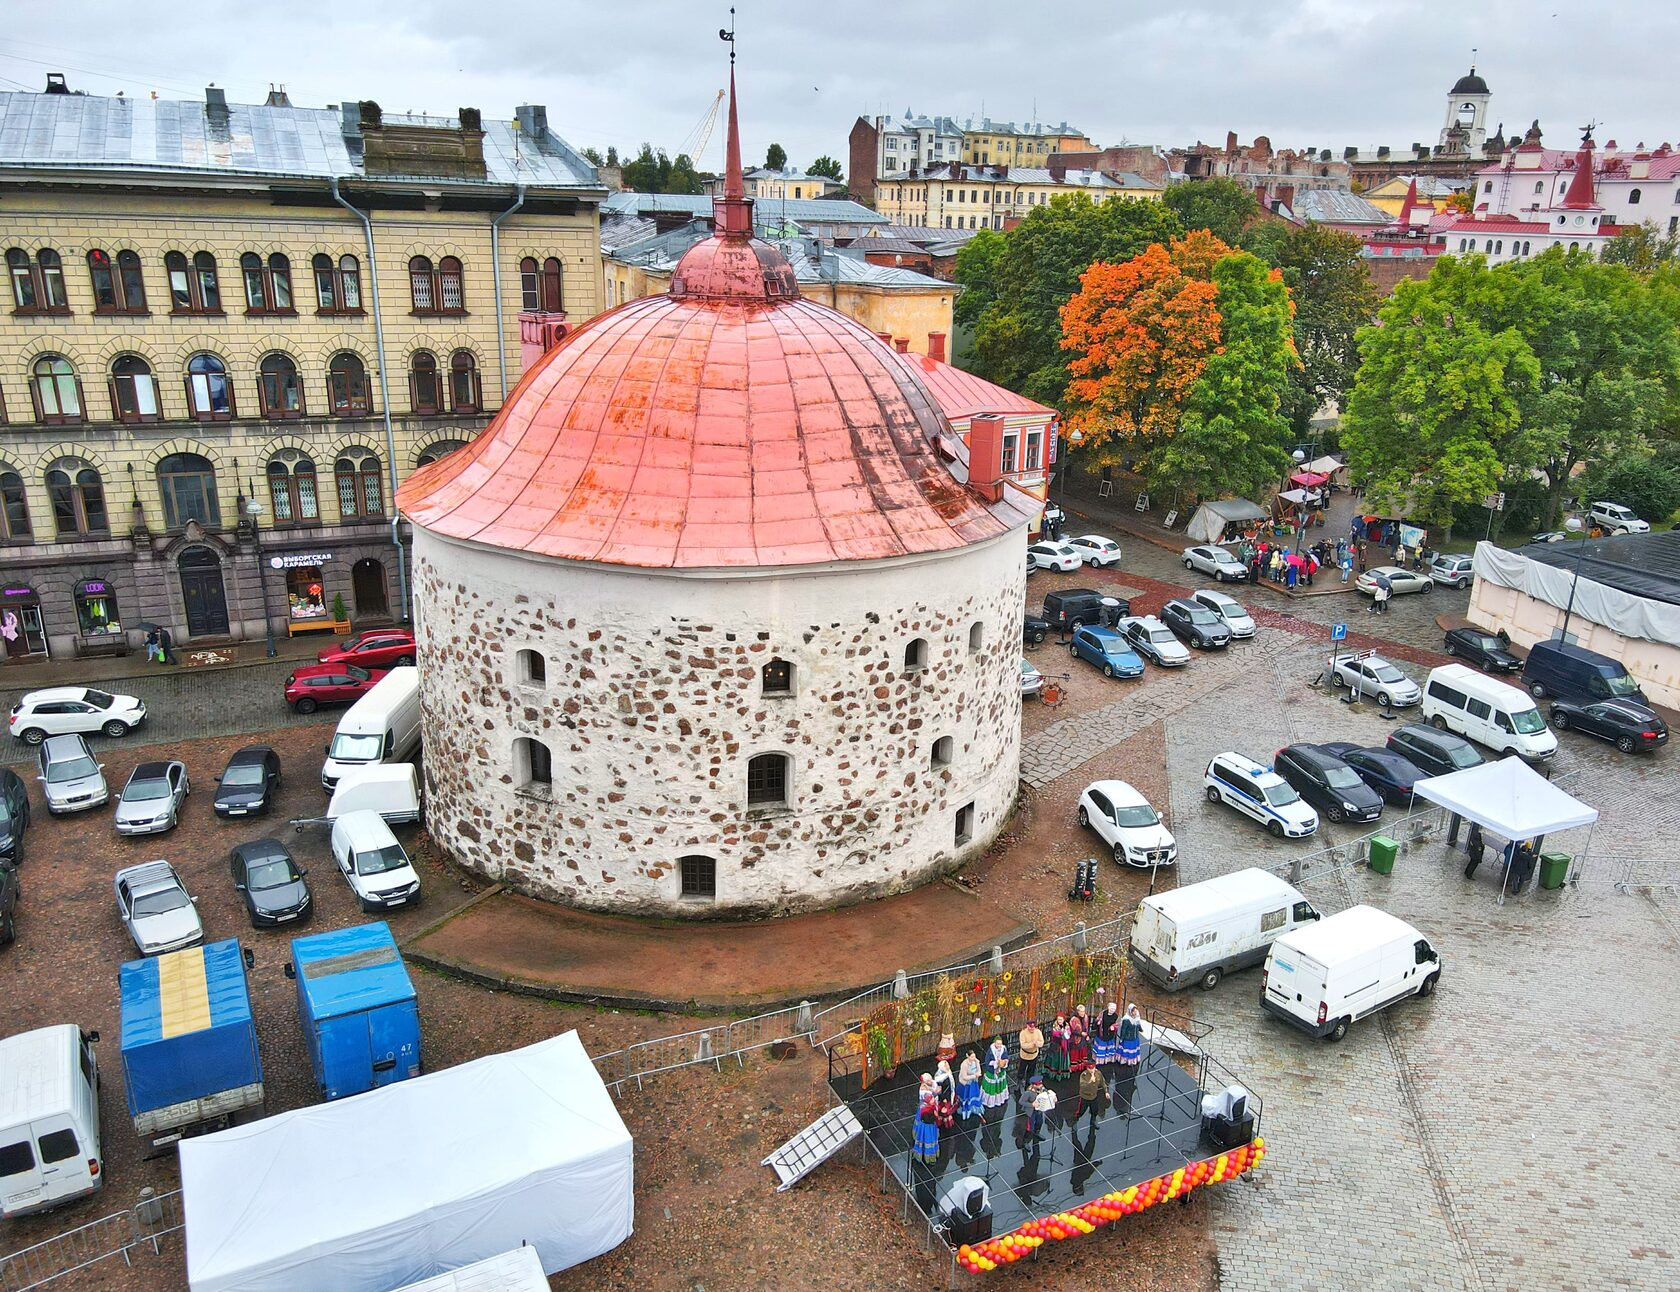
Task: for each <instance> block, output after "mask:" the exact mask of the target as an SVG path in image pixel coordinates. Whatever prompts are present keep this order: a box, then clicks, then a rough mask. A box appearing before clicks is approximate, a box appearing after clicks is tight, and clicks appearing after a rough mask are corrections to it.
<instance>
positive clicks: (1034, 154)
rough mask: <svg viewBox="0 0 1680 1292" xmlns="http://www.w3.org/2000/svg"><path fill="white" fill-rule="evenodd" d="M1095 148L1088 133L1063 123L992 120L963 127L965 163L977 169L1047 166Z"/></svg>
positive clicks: (970, 120)
mask: <svg viewBox="0 0 1680 1292" xmlns="http://www.w3.org/2000/svg"><path fill="white" fill-rule="evenodd" d="M1095 147H1096V145H1095V144H1093V143H1092V142H1091V140H1090V139H1089V138H1087V137H1086V135H1085V133H1084V132H1083V131H1081V130H1076V129H1075V128H1074V127H1072V126H1070V125H1068V123H1067V122H1065V121H1063V122H1060V123H1059V124H1057V125H1054V126H1051V125H1046V124H1044V123H1043V122H1032V123H1029V124H1027V125H1024V126H1017V125H1016V124H1015V123H1014V122H1013V121H993V120H992V119H991V118H990V117H981V118H979V119H975V118H972V117H971V118H968V119H966V120H965V121H963V123H962V159H963V160H964V161H965V162H968V163H970V164H971V165H976V166H1044V165H1047V164H1048V163H1049V161H1050V155H1051V154H1052V153H1058V152H1088V151H1090V150H1092V149H1094V148H1095Z"/></svg>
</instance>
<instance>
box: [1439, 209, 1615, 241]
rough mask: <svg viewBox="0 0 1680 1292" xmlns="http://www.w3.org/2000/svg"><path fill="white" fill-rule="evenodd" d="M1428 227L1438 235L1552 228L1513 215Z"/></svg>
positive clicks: (1463, 218) (1476, 217) (1462, 218)
mask: <svg viewBox="0 0 1680 1292" xmlns="http://www.w3.org/2000/svg"><path fill="white" fill-rule="evenodd" d="M1429 227H1430V229H1431V230H1432V231H1434V232H1438V233H1466V232H1469V233H1479V232H1482V231H1485V230H1491V231H1492V232H1495V233H1550V232H1551V231H1552V226H1551V225H1549V224H1547V223H1546V222H1545V221H1544V220H1538V221H1536V220H1524V219H1522V218H1521V217H1520V216H1515V215H1486V214H1483V215H1460V216H1459V217H1458V218H1457V219H1456V220H1452V221H1451V222H1449V223H1446V224H1435V223H1433V222H1431V224H1430V226H1429ZM1598 232H1599V230H1597V229H1594V230H1592V232H1591V233H1589V234H1587V235H1586V236H1588V237H1591V236H1593V235H1594V234H1596V233H1598ZM1570 236H1571V237H1579V236H1581V235H1579V234H1574V233H1572V234H1571V235H1570Z"/></svg>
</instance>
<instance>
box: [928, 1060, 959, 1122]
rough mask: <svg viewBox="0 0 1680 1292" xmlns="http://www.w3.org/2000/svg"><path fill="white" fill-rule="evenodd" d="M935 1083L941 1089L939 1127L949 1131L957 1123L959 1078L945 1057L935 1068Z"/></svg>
mask: <svg viewBox="0 0 1680 1292" xmlns="http://www.w3.org/2000/svg"><path fill="white" fill-rule="evenodd" d="M933 1084H934V1086H935V1087H936V1088H937V1089H938V1091H939V1108H938V1112H939V1129H940V1130H942V1131H948V1130H950V1129H951V1128H952V1127H953V1126H955V1125H956V1123H957V1079H956V1078H955V1077H954V1076H952V1075H951V1065H950V1064H949V1063H947V1062H945V1060H944V1059H941V1060H940V1061H939V1066H938V1067H937V1068H936V1069H934V1073H933Z"/></svg>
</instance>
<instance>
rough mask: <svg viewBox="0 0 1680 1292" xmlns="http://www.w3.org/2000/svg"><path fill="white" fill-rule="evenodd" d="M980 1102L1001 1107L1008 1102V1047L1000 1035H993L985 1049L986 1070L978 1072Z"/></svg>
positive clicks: (992, 1106) (989, 1106) (991, 1106)
mask: <svg viewBox="0 0 1680 1292" xmlns="http://www.w3.org/2000/svg"><path fill="white" fill-rule="evenodd" d="M980 1102H981V1103H982V1104H984V1105H985V1106H986V1107H987V1108H1002V1107H1003V1106H1004V1105H1005V1104H1006V1103H1008V1102H1009V1047H1008V1046H1007V1045H1005V1044H1004V1043H1003V1038H1002V1037H1001V1036H998V1037H994V1038H993V1039H992V1045H991V1048H990V1049H989V1050H987V1051H986V1070H985V1071H984V1072H983V1073H981V1074H980Z"/></svg>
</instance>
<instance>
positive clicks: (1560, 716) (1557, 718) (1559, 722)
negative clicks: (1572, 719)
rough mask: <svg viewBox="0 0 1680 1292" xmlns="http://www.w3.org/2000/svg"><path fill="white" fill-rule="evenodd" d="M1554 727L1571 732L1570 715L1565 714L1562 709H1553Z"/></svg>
mask: <svg viewBox="0 0 1680 1292" xmlns="http://www.w3.org/2000/svg"><path fill="white" fill-rule="evenodd" d="M1552 726H1554V727H1556V728H1557V729H1558V730H1559V731H1568V730H1569V715H1568V714H1567V713H1565V712H1564V711H1563V710H1562V709H1553V710H1552Z"/></svg>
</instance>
